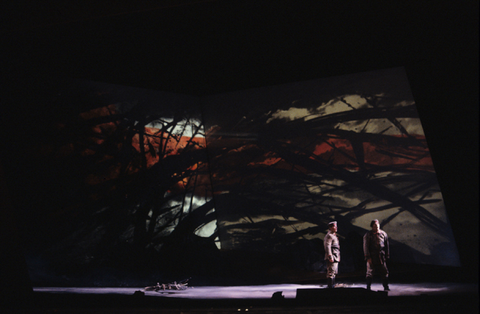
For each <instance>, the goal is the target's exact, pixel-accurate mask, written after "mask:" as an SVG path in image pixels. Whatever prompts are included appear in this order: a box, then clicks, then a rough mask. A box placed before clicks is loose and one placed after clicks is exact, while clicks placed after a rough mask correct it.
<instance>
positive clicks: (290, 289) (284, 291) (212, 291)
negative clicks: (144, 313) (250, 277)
mask: <svg viewBox="0 0 480 314" xmlns="http://www.w3.org/2000/svg"><path fill="white" fill-rule="evenodd" d="M325 288H326V287H325V286H324V285H301V284H272V285H256V286H199V287H196V286H192V287H188V288H187V289H185V290H168V289H167V290H159V291H145V288H143V287H138V288H134V287H130V288H118V287H104V288H76V287H36V288H34V291H35V292H41V293H55V294H58V293H68V294H111V295H112V294H113V295H134V294H135V292H137V293H138V291H140V292H142V293H144V295H145V296H150V297H159V298H178V299H196V300H208V299H270V298H272V296H273V294H274V293H278V292H281V296H282V297H283V298H285V299H295V298H296V296H297V290H299V289H325ZM356 288H358V289H361V288H363V289H364V288H365V284H358V283H338V285H337V287H336V288H335V289H356ZM372 291H383V287H382V285H381V284H380V283H373V284H372ZM464 293H475V294H478V284H464V283H408V284H407V283H401V284H396V283H391V284H390V291H388V292H387V295H388V296H389V297H396V296H420V295H424V296H428V295H442V294H445V295H449V294H464Z"/></svg>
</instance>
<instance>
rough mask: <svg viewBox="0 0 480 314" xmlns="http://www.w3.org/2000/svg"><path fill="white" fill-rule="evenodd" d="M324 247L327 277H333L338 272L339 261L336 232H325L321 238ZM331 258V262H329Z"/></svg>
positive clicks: (338, 242)
mask: <svg viewBox="0 0 480 314" xmlns="http://www.w3.org/2000/svg"><path fill="white" fill-rule="evenodd" d="M323 246H324V248H325V260H326V261H327V278H335V275H336V274H337V273H338V262H340V241H338V237H337V234H336V233H331V232H330V231H328V232H327V234H326V235H325V238H324V239H323ZM330 258H332V259H333V263H332V262H330Z"/></svg>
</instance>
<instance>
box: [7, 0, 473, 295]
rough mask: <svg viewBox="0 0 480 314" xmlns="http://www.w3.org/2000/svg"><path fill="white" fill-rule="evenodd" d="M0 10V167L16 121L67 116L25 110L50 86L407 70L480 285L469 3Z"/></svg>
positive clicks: (277, 80) (17, 254) (201, 91)
mask: <svg viewBox="0 0 480 314" xmlns="http://www.w3.org/2000/svg"><path fill="white" fill-rule="evenodd" d="M2 12H3V14H2V15H4V18H2V22H1V23H2V30H1V39H2V45H1V46H2V48H1V50H2V58H1V68H2V70H1V79H2V81H3V83H2V85H3V87H4V92H3V93H2V94H3V97H2V98H3V100H2V104H1V105H2V107H1V110H2V112H1V115H2V118H1V122H2V140H3V142H4V145H2V146H3V147H2V154H5V155H2V157H1V159H0V161H1V162H2V163H3V164H2V165H1V166H2V168H3V169H8V167H9V165H8V160H9V158H11V156H12V155H14V154H15V152H16V151H17V150H16V147H15V146H14V145H12V143H13V141H12V140H11V135H12V134H10V133H9V132H11V130H12V128H11V127H12V126H14V125H21V127H20V128H17V129H16V132H19V134H23V135H25V134H28V133H29V132H31V131H34V130H35V128H36V127H38V126H39V125H41V121H42V120H48V117H49V116H50V115H52V114H56V112H61V111H65V110H67V111H68V108H57V107H53V106H45V104H42V105H41V106H40V105H38V104H37V106H35V105H36V102H35V100H36V99H37V97H38V95H39V94H41V93H42V92H43V91H44V88H45V86H48V82H49V80H53V78H55V79H57V78H58V77H60V78H61V77H69V78H81V79H88V80H94V81H102V82H108V83H113V84H122V85H127V86H134V87H142V88H147V89H154V90H161V91H171V92H175V93H181V94H189V95H195V96H202V95H210V94H217V93H222V92H228V91H235V90H242V89H248V88H252V87H261V86H268V85H277V84H282V83H290V82H295V81H302V80H310V79H316V78H324V77H330V76H336V75H342V74H351V73H357V72H364V71H371V70H377V69H385V68H393V67H405V70H406V72H407V75H408V79H409V81H410V84H411V88H412V92H413V96H414V98H415V100H416V103H417V108H418V111H419V114H420V118H421V120H422V124H423V127H424V131H425V134H426V137H427V141H428V144H429V147H430V150H431V154H432V158H433V163H434V165H435V168H436V172H437V174H438V178H439V181H440V186H441V188H442V192H443V195H444V199H445V204H446V208H447V212H448V216H449V219H450V222H451V224H452V227H453V231H454V236H455V238H456V241H457V245H458V249H459V252H460V258H461V262H462V265H463V266H462V276H465V278H469V279H470V280H471V279H472V278H473V279H474V281H476V282H478V278H477V277H478V210H479V206H478V104H479V103H478V2H477V1H439V2H438V1H437V2H434V1H421V2H403V1H370V2H362V1H335V2H334V1H313V0H312V1H284V0H277V1H214V0H212V1H166V0H165V1H125V2H123V3H122V4H119V3H117V2H116V1H106V0H101V1H67V2H65V1H53V0H51V1H25V0H23V1H22V0H19V1H15V2H12V3H10V4H4V5H3V8H2ZM32 105H33V107H32ZM39 122H40V123H39ZM22 151H23V150H22ZM7 155H8V158H7V157H6V156H7ZM32 158H33V157H32ZM4 179H5V180H4V181H5V182H6V187H5V188H3V189H2V191H3V192H2V193H4V195H3V199H4V200H5V202H3V203H2V204H3V205H5V206H3V207H4V209H5V210H2V221H3V223H2V239H8V240H7V241H2V242H4V243H3V244H2V245H3V246H4V248H3V249H2V250H4V251H5V252H9V253H8V254H6V255H5V257H6V258H5V261H6V263H7V267H2V268H3V271H4V272H5V269H12V270H13V272H10V271H7V273H9V274H11V273H14V274H15V275H9V276H8V278H10V279H9V280H6V281H5V280H3V282H2V285H3V286H4V287H5V286H9V287H10V288H11V287H12V284H14V285H23V283H25V282H28V280H27V279H26V280H25V281H22V280H21V275H22V274H24V273H22V263H21V262H22V257H21V249H19V250H18V247H21V241H28V239H22V237H21V235H20V236H19V237H18V239H19V241H16V240H15V239H16V238H14V237H12V234H13V235H14V233H15V232H16V231H17V229H15V218H16V217H15V212H14V211H12V209H14V206H13V205H12V204H13V203H14V199H12V198H9V194H8V192H9V191H8V180H9V178H8V177H5V178H4ZM2 256H3V254H2ZM2 259H4V258H2ZM18 272H20V274H19V273H18ZM18 274H19V275H20V276H18ZM2 275H3V274H2ZM15 276H17V277H15Z"/></svg>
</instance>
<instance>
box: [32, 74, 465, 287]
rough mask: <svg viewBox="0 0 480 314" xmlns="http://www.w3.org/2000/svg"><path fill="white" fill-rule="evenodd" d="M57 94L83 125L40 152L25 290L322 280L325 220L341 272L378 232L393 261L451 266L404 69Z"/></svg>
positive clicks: (354, 264)
mask: <svg viewBox="0 0 480 314" xmlns="http://www.w3.org/2000/svg"><path fill="white" fill-rule="evenodd" d="M60 94H61V96H60V97H56V99H55V101H57V102H65V103H66V104H67V103H68V104H69V105H70V106H72V104H75V103H77V104H78V108H79V111H78V112H70V113H69V114H66V115H63V116H62V117H61V119H59V121H57V123H55V125H54V126H52V133H51V135H52V137H50V138H49V140H48V141H45V142H43V143H41V145H40V146H41V154H40V157H39V160H38V163H39V165H42V168H43V169H44V170H43V171H44V172H43V173H42V175H44V176H42V179H41V180H42V181H43V182H48V183H50V188H49V189H48V191H43V190H42V192H41V193H40V192H39V195H40V194H41V195H42V196H39V199H40V202H39V205H38V206H36V207H34V208H29V209H28V214H29V217H30V218H29V219H30V221H29V224H28V228H27V230H28V231H27V232H28V233H31V234H32V235H33V234H35V239H34V240H32V246H31V247H30V248H27V250H28V254H27V256H28V257H29V263H30V269H31V275H32V278H33V280H34V282H35V281H37V282H43V283H44V282H45V281H52V282H55V283H59V282H61V281H62V278H69V280H71V281H76V282H80V283H82V282H83V283H84V284H86V285H88V284H94V285H129V284H138V283H143V282H146V283H151V281H150V282H148V281H149V280H154V281H155V282H156V281H158V280H161V278H166V279H167V278H168V279H170V278H174V277H175V276H177V277H179V276H187V277H190V276H195V275H197V276H201V277H202V278H203V280H205V282H207V283H208V282H218V280H227V279H232V280H234V279H235V278H237V279H238V278H239V277H240V278H243V280H246V281H248V280H249V278H257V279H258V278H264V279H265V280H267V281H268V280H274V281H282V280H290V281H292V280H295V278H297V279H298V280H302V279H304V278H302V276H307V275H308V274H311V273H321V272H322V271H323V247H322V245H321V243H322V240H323V237H324V235H325V233H326V230H327V224H328V222H329V221H331V220H337V221H338V225H339V235H340V238H341V241H342V259H343V260H342V263H341V266H340V271H341V272H342V271H343V272H344V273H348V272H356V271H359V270H361V269H362V267H363V255H362V254H363V253H362V251H361V249H362V247H361V236H363V234H364V233H365V232H366V231H367V230H368V229H369V223H370V221H371V220H372V219H374V218H377V219H379V220H380V222H381V226H382V229H384V230H385V231H386V232H387V233H388V234H389V236H390V239H391V251H392V254H391V255H392V256H391V258H392V261H393V262H397V263H415V264H431V265H448V266H459V259H458V254H457V251H456V246H455V242H454V239H453V236H452V231H451V228H450V225H449V222H448V219H447V216H446V211H445V208H444V204H443V199H442V194H441V191H440V189H439V186H438V182H437V179H436V174H435V171H434V168H433V164H432V160H431V156H430V153H429V150H428V145H427V142H426V139H425V135H424V133H423V130H422V126H421V122H420V119H419V117H418V114H417V111H416V107H415V102H414V99H413V97H412V95H411V93H410V90H409V86H408V81H407V79H406V77H405V74H404V72H403V69H391V70H384V71H376V72H371V73H363V74H355V75H349V76H342V77H335V78H330V79H322V80H315V81H308V82H298V83H291V84H286V85H281V86H272V87H265V88H259V89H252V90H246V91H238V92H233V93H227V94H221V95H213V96H208V97H202V98H197V97H190V96H185V95H176V94H171V93H162V92H155V91H145V90H141V89H135V88H128V87H122V86H113V85H109V84H101V83H95V82H73V83H72V84H71V85H69V87H68V88H64V87H62V90H61V93H60ZM88 106H90V109H89V110H85V108H86V107H88ZM38 180H40V179H38ZM53 270H55V271H53ZM287 273H288V276H289V277H288V278H287V275H286V274H287ZM246 274H248V276H245V275H246ZM292 276H293V277H292ZM215 280H217V281H215Z"/></svg>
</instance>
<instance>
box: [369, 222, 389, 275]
mask: <svg viewBox="0 0 480 314" xmlns="http://www.w3.org/2000/svg"><path fill="white" fill-rule="evenodd" d="M363 253H364V255H365V260H368V259H369V258H371V259H372V263H371V264H370V263H367V273H366V277H367V278H372V275H373V273H374V272H379V273H380V274H381V275H382V277H383V278H388V268H387V262H386V260H387V258H389V257H390V248H389V242H388V235H387V233H386V232H385V231H383V230H378V232H377V233H374V232H373V230H370V231H369V232H367V233H365V235H364V236H363Z"/></svg>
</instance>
